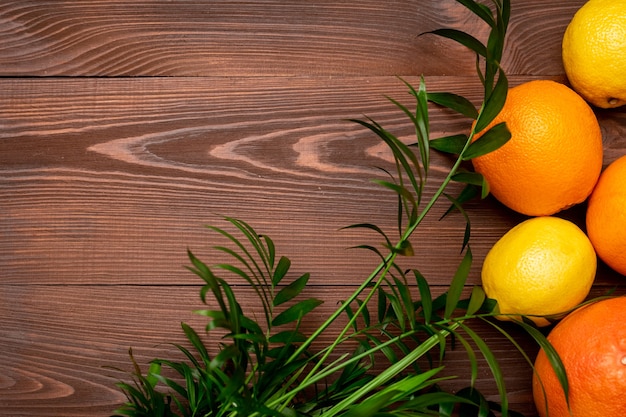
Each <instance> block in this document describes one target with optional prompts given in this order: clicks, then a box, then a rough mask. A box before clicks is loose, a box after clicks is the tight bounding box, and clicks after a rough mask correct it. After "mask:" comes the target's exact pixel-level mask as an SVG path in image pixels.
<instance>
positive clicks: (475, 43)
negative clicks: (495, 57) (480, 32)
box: [428, 29, 487, 57]
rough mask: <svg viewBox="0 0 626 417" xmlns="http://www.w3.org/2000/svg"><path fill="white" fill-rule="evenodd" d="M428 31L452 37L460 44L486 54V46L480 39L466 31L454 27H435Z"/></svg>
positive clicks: (480, 53) (483, 54)
mask: <svg viewBox="0 0 626 417" xmlns="http://www.w3.org/2000/svg"><path fill="white" fill-rule="evenodd" d="M428 33H432V34H433V35H438V36H442V37H444V38H448V39H452V40H454V41H457V42H458V43H460V44H461V45H464V46H466V47H468V48H469V49H471V50H472V51H474V52H476V53H477V54H478V55H480V56H483V57H486V56H487V47H486V46H485V45H484V44H483V43H482V42H481V41H479V40H478V39H476V38H475V37H473V36H472V35H470V34H468V33H465V32H462V31H460V30H456V29H436V30H433V31H431V32H428Z"/></svg>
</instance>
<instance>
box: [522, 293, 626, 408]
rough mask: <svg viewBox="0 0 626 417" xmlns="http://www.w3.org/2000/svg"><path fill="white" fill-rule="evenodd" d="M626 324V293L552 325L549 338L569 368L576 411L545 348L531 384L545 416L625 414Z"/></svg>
mask: <svg viewBox="0 0 626 417" xmlns="http://www.w3.org/2000/svg"><path fill="white" fill-rule="evenodd" d="M625 322H626V297H618V298H610V299H605V300H602V301H598V302H595V303H592V304H589V305H586V306H583V307H581V308H579V309H577V310H575V311H574V312H572V313H570V314H569V315H568V316H567V317H565V318H564V319H563V320H561V321H560V322H559V324H557V325H556V326H555V327H554V329H552V331H551V332H550V334H549V335H548V340H549V341H550V343H551V344H552V346H553V347H554V349H555V350H556V351H557V353H558V354H559V357H560V358H561V361H562V362H563V365H564V367H565V372H566V374H567V378H568V382H569V404H570V408H571V414H570V413H569V411H568V408H567V403H566V401H565V395H564V393H563V389H562V388H561V384H560V383H559V381H558V380H557V377H556V373H555V372H554V370H553V368H552V366H551V365H550V362H549V360H548V357H547V355H546V353H545V351H543V350H541V351H540V352H539V354H538V355H537V359H536V360H535V374H534V376H533V384H532V386H533V397H534V400H535V405H536V406H537V410H538V412H539V416H540V417H546V416H548V415H549V416H550V417H614V416H615V417H617V416H626V395H624V393H626V326H624V323H625ZM544 390H545V394H544ZM546 401H547V407H546Z"/></svg>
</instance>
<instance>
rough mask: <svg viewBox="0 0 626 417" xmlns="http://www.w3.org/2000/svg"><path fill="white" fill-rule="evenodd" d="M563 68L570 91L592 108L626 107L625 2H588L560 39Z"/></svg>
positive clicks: (625, 0)
mask: <svg viewBox="0 0 626 417" xmlns="http://www.w3.org/2000/svg"><path fill="white" fill-rule="evenodd" d="M562 49H563V66H564V67H565V73H566V74H567V78H568V79H569V81H570V83H571V85H572V87H573V88H574V90H576V91H577V92H578V93H579V94H580V95H581V96H583V97H584V98H585V99H586V100H587V101H589V102H590V103H591V104H593V105H595V106H598V107H601V108H613V107H619V106H622V105H624V104H626V0H589V1H588V2H587V3H585V4H584V5H583V6H582V7H581V8H580V9H579V10H578V11H577V12H576V14H575V15H574V17H573V18H572V20H571V22H570V23H569V25H568V26H567V29H566V30H565V35H564V36H563V44H562Z"/></svg>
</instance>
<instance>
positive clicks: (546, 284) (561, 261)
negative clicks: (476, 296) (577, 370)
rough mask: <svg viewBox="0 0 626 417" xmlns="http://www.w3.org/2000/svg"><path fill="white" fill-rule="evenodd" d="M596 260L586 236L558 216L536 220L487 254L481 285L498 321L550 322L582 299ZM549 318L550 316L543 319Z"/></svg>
mask: <svg viewBox="0 0 626 417" xmlns="http://www.w3.org/2000/svg"><path fill="white" fill-rule="evenodd" d="M596 266H597V257H596V253H595V251H594V249H593V246H592V245H591V242H590V241H589V238H587V235H585V233H584V232H583V231H582V230H581V229H580V228H579V227H578V226H576V225H575V224H574V223H572V222H570V221H568V220H565V219H562V218H558V217H550V216H545V217H534V218H531V219H529V220H526V221H524V222H522V223H520V224H518V225H517V226H515V227H513V228H512V229H511V230H509V231H508V232H507V233H506V234H505V235H504V236H502V237H501V238H500V239H499V240H498V241H497V242H496V243H495V245H494V246H493V247H492V248H491V250H490V251H489V253H488V254H487V256H486V258H485V261H484V263H483V269H482V282H483V288H484V290H485V293H486V294H487V296H488V297H489V298H492V299H495V300H497V302H498V312H499V313H500V315H499V316H498V318H499V319H502V320H510V319H520V317H519V316H522V315H523V316H527V317H528V318H529V319H530V320H532V321H534V322H535V323H536V324H537V325H538V326H545V325H548V324H550V320H548V318H558V317H560V316H561V315H563V314H565V313H567V312H568V311H569V310H571V309H573V308H575V307H576V306H577V305H578V304H580V303H581V302H582V301H584V300H585V298H586V297H587V295H588V294H589V290H590V289H591V285H592V283H593V280H594V278H595V275H596ZM547 317H548V318H547Z"/></svg>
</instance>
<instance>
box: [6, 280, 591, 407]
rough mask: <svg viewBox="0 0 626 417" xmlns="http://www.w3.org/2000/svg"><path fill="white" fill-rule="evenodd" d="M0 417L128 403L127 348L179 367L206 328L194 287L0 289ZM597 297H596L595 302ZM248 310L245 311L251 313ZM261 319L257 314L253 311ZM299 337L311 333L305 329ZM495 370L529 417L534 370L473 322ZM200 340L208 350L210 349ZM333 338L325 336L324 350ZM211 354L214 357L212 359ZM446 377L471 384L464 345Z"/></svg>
mask: <svg viewBox="0 0 626 417" xmlns="http://www.w3.org/2000/svg"><path fill="white" fill-rule="evenodd" d="M0 289H1V290H2V291H0V301H1V303H0V306H1V308H0V323H2V332H0V346H2V352H3V354H2V355H0V406H1V410H0V415H3V416H30V417H43V416H49V417H57V416H60V415H62V416H67V417H71V416H93V417H98V416H103V417H104V416H108V415H110V414H111V412H112V411H113V409H114V408H115V407H117V406H118V405H120V404H121V403H122V402H123V401H124V397H123V395H121V392H119V391H118V390H117V389H116V388H115V386H114V385H115V383H116V382H118V381H120V380H123V381H129V378H128V372H130V371H132V365H131V363H130V360H129V357H128V349H129V348H130V347H132V349H133V352H134V355H135V357H136V360H137V361H138V363H139V364H140V365H141V366H142V367H144V366H147V363H148V361H150V360H151V359H154V358H155V357H167V358H173V359H178V360H182V359H183V358H182V356H181V354H180V353H179V352H178V351H177V350H176V349H175V348H174V347H173V346H172V345H171V343H180V344H182V345H184V346H188V344H187V343H186V341H185V340H184V335H183V334H182V330H180V327H179V326H180V322H181V321H184V322H186V323H188V324H190V325H191V326H193V327H194V328H195V329H196V330H197V331H198V332H200V333H202V329H203V327H204V324H205V322H204V321H203V319H202V318H201V317H199V316H197V315H194V314H192V312H191V310H192V309H200V308H203V307H204V306H203V305H202V303H201V302H200V300H199V298H198V289H199V287H198V286H143V285H139V286H118V285H114V286H93V285H70V286H50V285H28V286H22V285H4V284H2V285H1V286H0ZM236 291H237V292H238V294H239V296H240V297H241V298H240V302H241V303H242V305H244V306H246V308H248V307H249V306H258V302H257V301H255V300H254V298H252V295H251V294H250V293H249V292H247V291H245V289H244V288H238V289H236ZM309 294H311V295H312V296H316V297H320V298H322V299H324V300H325V304H324V305H322V306H321V307H320V308H319V312H317V313H315V314H316V315H314V316H313V318H314V317H316V316H317V317H318V319H319V322H320V323H321V321H322V319H323V318H324V317H327V316H328V314H329V313H330V311H331V310H332V309H334V307H335V306H336V305H337V304H336V303H337V302H338V301H339V300H341V299H342V297H341V295H340V294H338V293H337V291H336V289H335V288H311V289H310V291H309ZM598 294H600V293H599V292H598V291H597V289H596V290H594V295H598ZM247 311H250V310H247ZM257 313H260V311H257ZM307 323H308V324H309V325H308V326H307V328H306V329H304V331H307V330H310V329H311V328H312V327H313V326H315V325H317V324H316V322H310V321H309V322H307ZM470 325H471V326H472V328H473V329H474V330H476V331H477V332H478V333H479V334H480V335H481V336H482V337H483V338H485V340H486V342H487V343H488V345H489V347H490V349H491V350H492V351H493V352H494V354H495V355H496V356H497V358H498V360H499V361H500V363H501V366H502V369H503V372H504V375H505V382H506V384H507V387H508V388H509V390H510V391H509V394H510V396H509V402H510V406H511V408H512V409H514V410H517V411H519V412H523V413H525V415H527V416H533V415H535V413H534V409H533V405H532V402H531V400H530V398H531V391H530V389H531V388H530V380H531V375H532V370H531V368H530V367H529V366H528V364H527V363H526V362H525V361H524V359H523V357H522V356H521V355H520V354H519V353H518V352H517V351H516V350H515V348H514V347H513V346H511V344H510V342H509V341H508V340H506V339H505V338H504V337H503V336H498V335H497V334H494V331H493V329H490V328H488V326H486V325H485V324H481V323H477V322H472V323H470ZM501 325H502V326H503V327H504V328H505V329H506V330H507V331H508V332H510V333H511V334H512V335H513V336H514V337H515V338H516V341H517V342H518V343H519V344H520V345H521V346H522V347H523V348H524V350H525V352H526V353H527V355H528V356H529V357H531V358H534V355H535V353H536V351H537V347H536V346H535V344H534V343H533V342H532V340H531V338H529V337H528V336H527V335H525V334H524V333H523V331H522V330H521V329H520V328H519V327H517V326H515V325H512V324H510V323H501ZM203 337H205V340H206V343H207V346H215V345H214V344H211V343H210V340H216V339H215V338H211V336H209V337H206V336H203ZM330 340H331V337H330V336H322V338H321V339H320V343H321V344H328V343H329V342H330ZM214 352H215V351H213V353H214ZM445 366H446V369H445V371H444V373H445V374H446V375H450V376H456V377H457V378H456V379H454V380H452V381H450V382H448V383H444V386H445V387H446V388H448V389H460V388H463V387H466V386H468V385H469V383H470V375H471V373H470V369H469V365H468V362H467V356H466V353H465V352H464V350H463V348H462V347H461V346H458V347H457V348H455V349H452V350H449V351H448V354H447V356H446V361H445ZM477 386H478V388H479V389H481V391H484V393H485V395H487V396H488V398H489V399H490V400H497V396H498V394H497V389H496V387H495V384H494V382H493V378H492V375H491V374H490V373H489V371H488V368H487V367H486V364H484V363H483V364H482V365H481V372H480V375H479V381H478V385H477Z"/></svg>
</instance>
